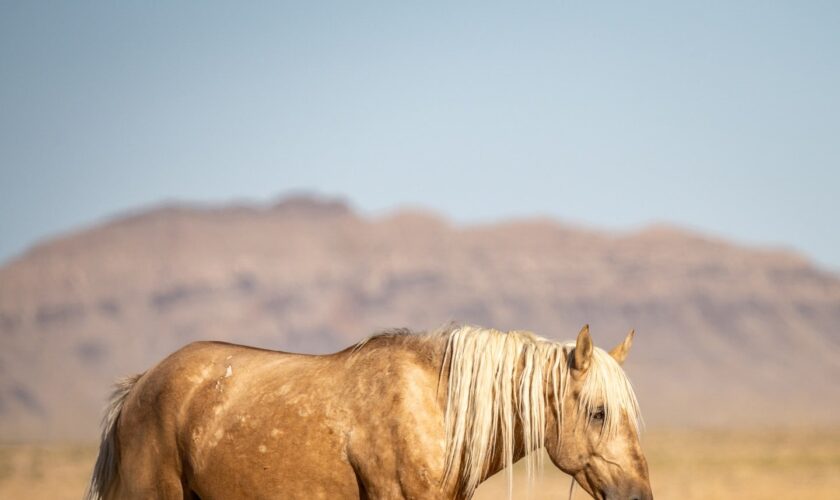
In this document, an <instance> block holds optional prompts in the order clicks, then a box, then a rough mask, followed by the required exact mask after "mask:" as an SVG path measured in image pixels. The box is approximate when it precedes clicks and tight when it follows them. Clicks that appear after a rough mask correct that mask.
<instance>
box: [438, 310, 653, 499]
mask: <svg viewBox="0 0 840 500" xmlns="http://www.w3.org/2000/svg"><path fill="white" fill-rule="evenodd" d="M443 334H444V335H445V336H446V342H447V344H446V351H445V355H444V361H443V369H444V370H445V374H446V375H447V378H448V383H447V398H446V418H445V422H446V423H445V425H446V461H445V473H444V479H445V480H451V479H454V478H455V477H456V476H457V479H456V480H457V481H458V483H459V487H460V489H461V491H463V492H464V493H465V494H466V495H467V496H469V495H471V494H472V493H473V492H474V491H475V489H476V488H477V487H478V484H479V483H480V482H481V480H482V479H483V477H484V476H485V475H486V473H487V472H488V470H489V468H490V467H491V465H492V464H491V460H492V458H493V457H492V454H493V451H494V450H497V449H499V450H501V459H502V462H503V465H504V466H505V468H506V474H507V484H508V497H509V498H510V497H511V496H512V484H513V475H512V474H513V473H512V467H511V466H512V464H513V459H514V454H515V452H516V450H515V449H514V443H515V434H514V433H515V432H516V430H517V427H516V426H517V424H518V425H519V426H520V429H521V439H522V442H521V443H520V445H521V446H522V450H524V452H525V454H526V457H525V459H526V470H527V476H528V479H529V481H531V480H532V479H533V476H534V472H535V470H536V469H537V468H539V467H540V466H541V463H540V461H541V459H542V454H541V453H530V452H531V451H533V450H536V449H538V448H541V447H542V446H543V443H544V440H545V432H546V420H545V416H546V408H547V407H548V406H549V394H550V393H553V394H555V395H556V397H554V398H551V400H553V401H554V404H553V405H551V406H553V407H552V408H550V410H551V411H553V412H554V413H555V415H556V417H557V418H556V420H557V422H558V425H560V422H561V421H562V416H563V415H564V412H563V408H562V404H563V399H564V397H563V395H565V394H566V389H567V383H566V382H567V381H568V380H569V377H570V376H571V374H570V369H571V363H570V357H569V356H570V353H571V352H572V350H573V349H574V347H575V343H574V342H571V343H568V342H567V343H559V342H554V341H551V340H547V339H544V338H541V337H538V336H536V335H534V334H533V333H530V332H525V331H512V332H507V333H504V332H500V331H498V330H493V329H484V328H478V327H473V326H462V327H456V328H451V329H447V331H445V332H443ZM601 404H603V406H604V410H605V414H606V415H605V422H604V427H603V431H602V432H603V434H602V437H604V438H610V437H612V436H614V435H615V434H616V433H617V432H618V430H619V425H620V419H621V416H622V411H623V412H626V414H627V416H628V418H629V419H630V421H631V422H632V424H633V425H635V426H637V429H638V425H639V422H640V412H639V406H638V403H637V401H636V396H635V394H634V393H633V388H632V386H631V385H630V381H629V380H628V379H627V376H626V375H625V373H624V371H623V370H622V369H621V367H620V366H619V365H618V363H617V362H616V361H615V360H614V359H613V358H612V357H611V356H610V355H609V354H608V353H606V352H605V351H603V350H601V349H599V348H595V349H594V352H593V359H592V364H591V366H590V368H589V370H588V371H587V374H586V378H585V380H584V383H583V387H582V389H581V394H580V398H579V405H578V408H577V413H578V417H580V418H587V416H588V415H589V414H590V413H591V412H594V411H595V410H596V407H598V406H600V405H601ZM558 435H559V433H558ZM497 439H500V440H501V442H498V441H497Z"/></svg>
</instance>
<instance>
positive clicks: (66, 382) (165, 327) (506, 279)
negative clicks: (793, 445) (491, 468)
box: [0, 197, 840, 440]
mask: <svg viewBox="0 0 840 500" xmlns="http://www.w3.org/2000/svg"><path fill="white" fill-rule="evenodd" d="M450 320H456V321H462V322H468V323H476V324H480V325H485V326H493V327H496V328H500V329H527V330H532V331H534V332H536V333H538V334H540V335H543V336H546V337H550V338H555V339H560V340H562V339H571V338H574V335H575V334H576V333H577V331H578V329H579V328H580V326H581V325H582V324H584V323H589V324H590V325H591V328H592V332H593V336H594V338H595V341H596V343H597V344H598V345H600V346H602V347H604V348H610V347H611V346H612V344H614V343H616V342H618V341H619V340H620V339H621V338H622V337H623V336H624V334H625V333H626V331H627V330H628V329H629V328H631V327H632V328H635V329H636V331H637V335H636V342H635V345H634V348H633V351H632V352H631V355H630V358H629V360H628V362H627V370H628V373H629V374H630V376H631V379H632V380H633V382H634V385H635V386H636V387H637V391H638V394H639V398H640V401H641V404H642V409H643V412H644V414H645V418H646V421H647V422H648V425H652V426H669V427H683V426H715V425H734V426H755V425H817V424H820V425H830V424H836V423H838V422H837V415H838V414H840V413H838V411H840V384H837V383H836V381H837V380H838V379H840V278H838V276H836V275H833V274H831V273H829V272H826V271H822V270H820V269H818V268H816V267H815V266H814V265H813V264H811V263H810V262H809V261H808V260H807V259H805V258H803V257H800V256H798V255H796V254H794V253H791V252H787V251H779V250H765V249H757V248H745V247H742V246H737V245H734V244H731V243H728V242H725V241H721V240H718V239H714V238H710V237H707V236H703V235H699V234H695V233H691V232H687V231H683V230H680V229H676V228H671V227H665V226H656V227H652V228H648V229H645V230H642V231H638V232H632V233H608V232H602V231H593V230H587V229H582V228H579V227H573V226H568V225H564V224H562V223H560V222H557V221H554V220H550V219H544V218H543V219H524V220H512V221H505V222H499V223H494V224H484V225H468V226H460V225H456V224H453V223H451V222H449V221H447V220H446V219H444V218H442V217H440V216H437V215H435V214H434V213H430V212H423V211H400V212H396V213H393V214H390V215H387V216H382V217H364V216H361V215H359V214H357V213H355V212H354V211H353V210H352V209H351V208H350V207H348V206H347V205H346V204H344V203H342V202H340V201H334V200H324V199H319V198H307V197H293V198H287V199H284V200H281V201H280V202H279V203H277V204H275V205H272V206H244V205H240V206H221V207H219V206H187V205H173V206H164V207H158V208H154V209H151V210H147V211H142V212H137V213H134V214H130V215H126V216H122V217H117V218H115V219H113V220H111V221H110V222H107V223H104V224H101V225H98V226H96V227H92V228H89V229H85V230H82V231H78V232H75V233H72V234H69V235H66V236H62V237H59V238H56V239H53V240H51V241H47V242H45V243H43V244H40V245H38V246H36V247H35V248H33V249H31V250H30V251H28V252H26V253H25V254H24V255H22V256H20V257H19V258H17V259H15V260H13V261H11V262H8V263H7V264H6V265H4V266H3V267H2V268H0V340H2V349H0V439H2V440H28V439H42V440H46V439H91V438H93V437H94V436H95V435H96V433H97V427H98V421H99V416H100V412H101V408H102V406H103V402H104V400H105V397H106V395H107V393H108V391H109V386H110V384H111V382H112V381H113V380H114V379H115V378H116V377H118V376H120V375H123V374H130V373H135V372H139V371H143V370H145V369H148V368H149V367H150V366H152V365H153V364H154V363H156V362H157V361H159V360H160V359H161V358H162V357H163V356H165V355H166V354H168V353H169V352H171V351H173V350H175V349H177V348H178V347H180V346H182V345H184V344H186V343H188V342H190V341H193V340H198V339H219V340H226V341H231V342H239V343H245V344H252V345H257V346H261V347H266V348H276V349H284V350H293V351H306V352H317V353H323V352H329V351H332V350H337V349H339V348H342V347H344V346H346V345H349V344H351V343H353V342H355V341H357V340H359V339H361V338H363V337H365V336H367V335H369V334H370V333H372V332H374V331H376V330H379V329H383V328H388V327H398V326H409V327H412V328H415V329H426V328H434V327H437V326H440V325H442V324H444V323H447V322H449V321H450Z"/></svg>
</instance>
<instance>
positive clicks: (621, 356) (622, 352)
mask: <svg viewBox="0 0 840 500" xmlns="http://www.w3.org/2000/svg"><path fill="white" fill-rule="evenodd" d="M634 335H636V330H630V333H628V334H627V337H625V338H624V342H622V343H620V344H618V345H617V346H615V347H614V348H613V350H612V351H610V356H612V357H613V359H615V360H616V361H618V364H623V363H624V360H625V359H627V353H629V352H630V346H632V345H633V336H634Z"/></svg>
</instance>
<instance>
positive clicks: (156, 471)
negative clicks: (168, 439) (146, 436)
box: [114, 443, 196, 500]
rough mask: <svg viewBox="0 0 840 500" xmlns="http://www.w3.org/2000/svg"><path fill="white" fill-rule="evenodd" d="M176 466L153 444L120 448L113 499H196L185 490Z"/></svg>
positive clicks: (173, 461)
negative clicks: (117, 477)
mask: <svg viewBox="0 0 840 500" xmlns="http://www.w3.org/2000/svg"><path fill="white" fill-rule="evenodd" d="M178 469H179V468H178V467H177V463H176V462H175V460H173V459H171V458H169V459H168V458H167V457H166V455H164V454H160V453H158V447H157V446H156V445H155V444H154V443H147V444H146V446H143V445H139V446H133V447H123V451H122V453H121V457H120V465H119V477H120V479H119V482H118V483H117V488H116V492H115V495H114V498H119V499H126V500H133V499H137V500H139V499H148V498H156V499H161V500H191V499H194V498H196V497H195V496H194V495H193V494H192V492H191V491H190V490H189V488H187V487H185V486H184V484H183V481H182V479H181V476H180V474H179V472H178Z"/></svg>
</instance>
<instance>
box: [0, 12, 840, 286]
mask: <svg viewBox="0 0 840 500" xmlns="http://www.w3.org/2000/svg"><path fill="white" fill-rule="evenodd" d="M839 22H840V7H838V5H837V4H835V3H828V2H826V3H808V4H801V3H790V4H777V5H768V4H766V3H764V2H746V3H742V4H739V7H738V8H737V9H734V8H733V7H732V5H731V4H729V3H727V2H708V3H704V4H703V5H673V4H671V3H668V2H652V3H650V4H648V5H647V6H646V7H645V8H638V6H636V5H631V4H624V3H621V2H613V3H611V4H610V5H608V6H605V5H603V4H601V5H590V4H586V5H572V4H558V3H556V2H545V3H538V4H534V5H531V6H530V7H529V8H528V9H523V8H521V7H519V6H512V5H505V4H502V3H493V2H482V3H475V4H459V5H447V6H445V7H444V6H436V5H430V4H424V5H417V6H409V5H386V6H383V5H377V4H375V3H354V4H353V5H347V4H342V3H340V2H335V3H331V2H326V3H308V4H306V5H276V4H275V5H259V6H252V7H251V8H250V10H245V9H243V8H242V7H241V6H231V5H224V4H221V3H216V4H213V3H208V4H202V5H201V6H189V5H178V6H149V5H95V4H93V3H90V4H84V5H82V4H74V5H69V4H68V5H38V4H33V3H17V4H10V3H7V4H4V5H2V6H0V68H1V69H2V72H3V78H2V79H0V109H2V110H3V113H2V114H0V264H2V263H5V262H8V260H9V259H10V258H12V257H13V256H15V255H19V254H20V253H21V252H23V251H24V250H25V249H27V248H29V247H30V246H32V245H33V244H35V243H37V242H39V241H42V240H43V239H45V238H49V237H52V236H54V235H56V234H59V233H65V232H68V231H73V230H76V229H78V228H80V227H83V226H90V225H92V224H95V223H96V222H98V221H101V220H103V219H104V218H108V217H112V216H113V215H115V214H119V213H123V212H126V211H129V210H136V209H140V208H144V207H149V206H153V205H155V204H157V203H160V202H162V201H173V200H174V201H187V202H206V203H214V204H216V203H225V202H228V201H230V200H238V199H246V200H251V201H255V202H258V203H263V202H270V200H272V199H274V198H275V197H276V196H278V195H281V194H283V193H287V192H290V191H301V190H303V191H314V192H317V193H324V194H327V195H338V196H341V197H344V198H346V199H347V200H349V201H350V202H351V203H352V204H353V205H354V206H355V207H358V209H359V210H360V211H361V212H362V213H366V214H370V213H378V212H382V211H386V210H393V209H395V208H398V207H402V206H406V205H409V206H422V207H426V208H429V209H431V210H434V211H436V212H438V213H441V214H443V215H445V216H447V217H450V218H452V219H453V220H455V221H458V222H462V223H463V222H475V221H492V220H498V219H502V218H511V217H523V216H532V215H546V216H550V217H554V218H557V219H560V220H562V221H567V222H571V223H574V224H580V225H583V226H592V227H596V228H606V229H617V230H631V229H633V228H638V227H641V226H644V225H647V224H651V223H661V222H664V223H668V224H673V225H676V226H680V227H687V228H690V229H693V230H698V231H700V232H703V233H706V234H711V235H714V236H718V237H722V238H726V239H730V240H734V241H736V242H739V243H746V244H749V245H758V246H771V247H783V248H791V249H795V250H796V251H798V252H801V253H804V254H805V255H807V256H808V257H810V258H812V259H814V260H815V261H816V262H818V263H820V264H821V265H822V266H824V267H827V268H829V269H831V270H833V271H837V270H840V231H837V229H836V228H837V221H836V218H837V214H838V213H840V197H838V196H837V188H838V186H840V169H838V168H837V165H840V149H838V141H837V140H836V135H837V131H838V130H840V127H838V125H840V123H838V120H840V90H838V89H840V57H837V48H838V47H840V30H838V29H837V26H838V23H839Z"/></svg>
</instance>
